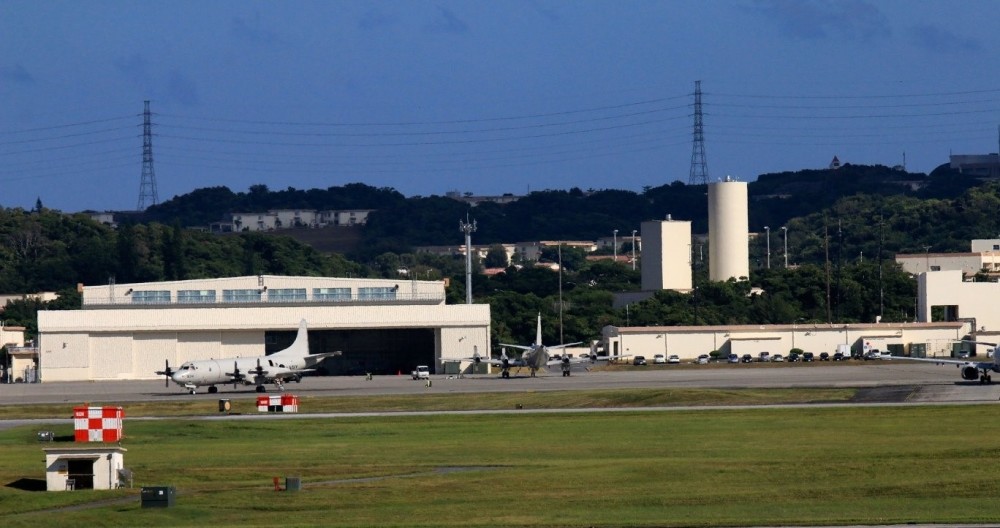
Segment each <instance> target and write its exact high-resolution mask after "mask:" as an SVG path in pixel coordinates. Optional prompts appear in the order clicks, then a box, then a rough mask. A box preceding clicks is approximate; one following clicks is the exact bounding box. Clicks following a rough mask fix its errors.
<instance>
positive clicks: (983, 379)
mask: <svg viewBox="0 0 1000 528" xmlns="http://www.w3.org/2000/svg"><path fill="white" fill-rule="evenodd" d="M987 383H993V380H992V379H991V378H990V375H989V374H985V373H984V374H981V375H980V376H979V384H980V385H984V384H987Z"/></svg>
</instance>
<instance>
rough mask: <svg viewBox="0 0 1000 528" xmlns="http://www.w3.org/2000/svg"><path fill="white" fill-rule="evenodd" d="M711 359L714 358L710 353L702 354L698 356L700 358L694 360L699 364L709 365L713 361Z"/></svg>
mask: <svg viewBox="0 0 1000 528" xmlns="http://www.w3.org/2000/svg"><path fill="white" fill-rule="evenodd" d="M711 360H712V356H709V355H708V354H702V355H700V356H698V359H696V360H694V362H695V363H697V364H699V365H707V364H708V362H709V361H711Z"/></svg>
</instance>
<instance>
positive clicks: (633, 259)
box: [632, 229, 636, 271]
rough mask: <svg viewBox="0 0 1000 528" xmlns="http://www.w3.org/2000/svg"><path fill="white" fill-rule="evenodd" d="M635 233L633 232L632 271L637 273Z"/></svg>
mask: <svg viewBox="0 0 1000 528" xmlns="http://www.w3.org/2000/svg"><path fill="white" fill-rule="evenodd" d="M635 231H636V230H635V229H633V230H632V271H635Z"/></svg>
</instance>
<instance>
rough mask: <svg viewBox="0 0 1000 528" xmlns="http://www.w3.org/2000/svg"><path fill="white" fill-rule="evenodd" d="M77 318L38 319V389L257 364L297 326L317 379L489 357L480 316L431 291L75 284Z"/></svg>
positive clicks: (299, 284)
mask: <svg viewBox="0 0 1000 528" xmlns="http://www.w3.org/2000/svg"><path fill="white" fill-rule="evenodd" d="M81 290H82V294H83V306H82V309H81V310H67V311H41V312H39V313H38V330H39V349H40V353H39V378H40V380H41V381H77V380H115V379H152V378H155V377H156V374H155V372H156V371H157V370H162V369H163V368H164V365H165V364H166V363H167V362H169V364H170V365H171V366H179V365H180V364H182V363H184V362H185V361H191V360H199V359H226V358H235V357H248V356H258V355H261V354H263V353H271V352H276V351H278V350H281V349H282V348H285V347H287V346H288V345H289V344H290V343H291V342H292V341H293V340H294V337H295V331H296V329H297V328H298V326H299V322H300V321H301V320H302V319H305V320H306V321H307V323H308V327H309V347H310V352H311V353H320V352H331V351H334V350H340V351H341V352H342V353H343V354H342V355H341V356H339V357H334V358H328V359H326V360H324V362H323V363H322V364H321V365H320V368H319V371H320V372H319V373H321V374H338V375H344V374H347V375H353V374H365V373H369V372H370V373H373V374H397V373H399V372H409V371H410V370H411V369H412V368H413V367H414V366H416V365H418V364H425V365H431V366H432V369H434V370H435V371H436V372H439V373H440V372H443V371H444V367H445V366H446V365H455V366H456V367H457V365H458V361H459V360H460V359H461V358H467V357H471V356H472V355H473V353H475V352H479V353H480V354H482V355H488V354H489V353H490V308H489V305H486V304H459V305H448V304H445V284H444V283H443V282H440V281H407V280H404V281H399V280H389V279H354V278H331V277H283V276H272V275H261V276H245V277H232V278H221V279H204V280H189V281H174V282H157V283H134V284H111V285H102V286H82V287H81Z"/></svg>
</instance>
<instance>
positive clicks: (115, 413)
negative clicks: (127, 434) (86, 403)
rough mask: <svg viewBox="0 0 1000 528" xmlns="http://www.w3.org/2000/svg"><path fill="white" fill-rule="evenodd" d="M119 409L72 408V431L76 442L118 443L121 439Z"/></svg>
mask: <svg viewBox="0 0 1000 528" xmlns="http://www.w3.org/2000/svg"><path fill="white" fill-rule="evenodd" d="M123 418H125V410H124V409H122V408H121V407H74V408H73V429H74V435H73V436H74V439H75V440H76V441H77V442H119V441H121V439H122V419H123Z"/></svg>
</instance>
